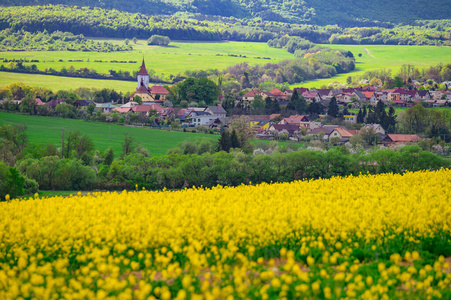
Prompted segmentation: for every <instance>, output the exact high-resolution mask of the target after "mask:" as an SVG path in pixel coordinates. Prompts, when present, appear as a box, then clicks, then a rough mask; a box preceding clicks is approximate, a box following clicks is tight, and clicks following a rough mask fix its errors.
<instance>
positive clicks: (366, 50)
mask: <svg viewBox="0 0 451 300" xmlns="http://www.w3.org/2000/svg"><path fill="white" fill-rule="evenodd" d="M365 52H366V54H368V55H369V56H370V57H372V58H375V57H374V56H372V55H371V54H370V51H368V49H366V48H365Z"/></svg>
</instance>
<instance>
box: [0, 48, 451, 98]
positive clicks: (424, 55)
mask: <svg viewBox="0 0 451 300" xmlns="http://www.w3.org/2000/svg"><path fill="white" fill-rule="evenodd" d="M96 40H97V41H108V42H111V43H123V42H124V41H123V40H117V39H116V40H112V39H108V40H107V39H105V40H102V39H96ZM131 44H132V45H133V47H134V50H133V51H127V52H110V53H99V52H72V51H51V52H49V51H21V52H0V59H1V58H3V59H28V60H31V59H33V60H39V61H40V62H39V63H34V64H36V65H37V66H38V68H39V69H45V68H54V69H56V70H59V69H61V68H62V67H66V68H68V67H70V66H71V65H73V66H74V67H75V68H76V69H79V68H82V67H88V68H92V69H95V70H97V71H98V72H101V73H108V71H109V70H116V71H118V70H123V71H129V72H130V73H133V71H137V70H139V66H140V64H141V59H142V58H143V57H144V58H145V60H146V66H147V67H148V69H151V70H154V71H155V73H156V74H157V75H159V76H163V77H168V76H169V75H170V74H173V75H176V74H179V73H180V74H183V73H184V72H185V71H186V70H202V69H219V70H222V69H225V68H226V67H228V66H232V65H235V64H239V63H241V62H247V63H249V64H264V63H268V62H277V61H281V60H285V59H293V55H292V54H290V53H288V52H286V51H285V50H283V49H275V48H270V47H268V46H267V44H266V43H250V42H195V41H190V42H178V41H177V42H173V43H171V44H170V46H169V47H158V46H147V45H146V42H145V41H144V40H139V41H138V42H137V43H136V44H134V43H133V42H131ZM325 46H328V47H331V48H334V49H345V50H349V51H351V52H352V53H354V56H355V57H356V70H355V71H354V72H351V73H346V74H339V75H337V76H335V77H333V78H326V79H319V80H313V81H309V82H303V83H300V84H295V85H293V86H304V87H320V86H322V85H327V84H329V83H331V82H334V81H337V82H339V83H345V82H346V78H347V77H348V76H350V75H351V76H357V75H362V74H363V73H365V72H367V71H369V70H374V69H383V68H385V69H391V70H392V73H393V74H394V75H396V73H397V72H398V71H399V69H400V68H401V66H402V65H403V64H411V65H415V66H419V67H426V66H431V65H437V64H439V63H448V62H450V61H451V47H435V46H393V45H325ZM365 49H366V50H365ZM359 53H360V54H362V56H361V57H359V56H358V54H359ZM229 55H237V56H238V57H233V56H229ZM240 55H241V56H240ZM257 57H260V58H257ZM263 57H269V58H271V60H266V59H262V58H263ZM59 60H62V62H60V61H59ZM69 60H82V62H69ZM96 60H97V61H100V60H101V61H102V62H95V61H96ZM112 60H117V61H127V62H128V61H136V63H111V62H110V61H112ZM28 64H33V63H28ZM14 82H23V83H25V84H29V85H32V86H42V87H48V88H50V89H52V90H60V89H71V88H74V89H75V88H78V87H94V88H103V87H107V88H114V89H116V90H118V91H122V92H127V91H133V90H134V89H135V83H134V82H128V81H110V80H94V79H79V78H69V77H57V76H48V75H29V74H19V73H6V72H0V86H5V85H7V84H10V83H14Z"/></svg>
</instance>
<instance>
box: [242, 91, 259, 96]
mask: <svg viewBox="0 0 451 300" xmlns="http://www.w3.org/2000/svg"><path fill="white" fill-rule="evenodd" d="M257 93H258V91H254V90H251V91H249V92H247V93H246V94H244V95H243V97H255V95H256V94H257Z"/></svg>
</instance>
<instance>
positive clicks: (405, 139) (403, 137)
mask: <svg viewBox="0 0 451 300" xmlns="http://www.w3.org/2000/svg"><path fill="white" fill-rule="evenodd" d="M385 140H389V141H392V142H395V143H415V142H418V141H419V140H420V137H419V136H418V135H416V134H387V137H386V138H385Z"/></svg>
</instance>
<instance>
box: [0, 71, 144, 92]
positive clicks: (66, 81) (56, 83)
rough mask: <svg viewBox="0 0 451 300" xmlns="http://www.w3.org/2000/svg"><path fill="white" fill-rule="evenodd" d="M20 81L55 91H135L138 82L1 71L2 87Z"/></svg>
mask: <svg viewBox="0 0 451 300" xmlns="http://www.w3.org/2000/svg"><path fill="white" fill-rule="evenodd" d="M19 82H21V83H24V84H26V85H29V86H34V87H46V88H49V89H51V90H53V91H59V90H71V89H77V88H79V87H89V88H97V89H102V88H109V89H115V90H116V91H119V92H123V93H126V92H134V91H135V89H136V83H135V82H134V81H122V80H100V79H85V78H73V77H62V76H52V75H38V74H22V73H10V72H0V87H2V86H7V85H8V84H11V83H19Z"/></svg>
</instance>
